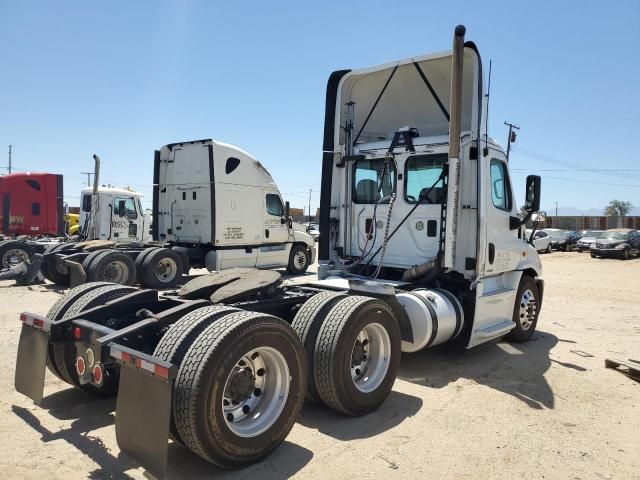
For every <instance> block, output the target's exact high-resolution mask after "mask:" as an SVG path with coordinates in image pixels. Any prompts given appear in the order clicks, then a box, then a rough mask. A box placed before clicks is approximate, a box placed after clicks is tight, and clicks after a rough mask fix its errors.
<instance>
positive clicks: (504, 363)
mask: <svg viewBox="0 0 640 480" xmlns="http://www.w3.org/2000/svg"><path fill="white" fill-rule="evenodd" d="M557 343H558V338H557V337H556V336H555V335H552V334H550V333H545V332H536V333H535V334H534V335H533V338H532V339H531V340H529V341H528V342H526V343H489V344H488V345H484V346H481V347H479V348H477V349H475V350H470V351H464V350H461V349H458V348H451V346H449V345H447V344H445V345H442V346H438V347H434V348H432V349H427V350H423V351H421V352H418V353H414V354H403V356H402V362H401V363H400V372H399V374H398V378H401V379H402V380H406V381H408V382H412V383H417V384H420V385H424V386H427V387H431V388H443V387H446V386H447V385H448V384H450V383H452V382H455V381H456V380H458V379H460V378H466V379H469V380H473V381H474V382H476V383H478V384H480V385H485V386H487V387H490V388H493V389H495V390H498V391H500V392H503V393H506V394H508V395H512V396H514V397H516V398H518V399H519V400H522V401H523V402H524V403H526V404H527V405H528V406H529V407H531V408H534V409H542V408H554V395H553V391H552V390H551V387H550V386H549V384H548V383H547V381H546V379H545V378H544V374H545V372H546V371H547V370H548V369H549V367H550V366H551V362H552V360H551V359H550V358H549V352H550V351H551V349H552V348H553V347H554V346H555V345H556V344H557ZM557 363H558V364H560V365H561V366H563V367H566V368H571V369H573V370H578V371H584V370H585V369H584V368H583V367H580V366H578V365H574V364H569V363H565V362H557Z"/></svg>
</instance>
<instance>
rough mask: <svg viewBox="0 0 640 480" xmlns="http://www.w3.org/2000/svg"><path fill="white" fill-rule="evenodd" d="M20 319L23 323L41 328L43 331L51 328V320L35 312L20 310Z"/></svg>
mask: <svg viewBox="0 0 640 480" xmlns="http://www.w3.org/2000/svg"><path fill="white" fill-rule="evenodd" d="M20 321H21V322H22V323H23V324H24V325H29V326H30V327H33V328H36V329H38V330H42V331H43V332H48V331H49V330H50V329H51V320H49V319H48V318H46V317H42V316H40V315H36V314H35V313H29V312H22V313H21V314H20Z"/></svg>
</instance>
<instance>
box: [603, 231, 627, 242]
mask: <svg viewBox="0 0 640 480" xmlns="http://www.w3.org/2000/svg"><path fill="white" fill-rule="evenodd" d="M602 238H606V239H608V240H627V239H628V238H629V234H628V233H626V232H604V236H603V237H602Z"/></svg>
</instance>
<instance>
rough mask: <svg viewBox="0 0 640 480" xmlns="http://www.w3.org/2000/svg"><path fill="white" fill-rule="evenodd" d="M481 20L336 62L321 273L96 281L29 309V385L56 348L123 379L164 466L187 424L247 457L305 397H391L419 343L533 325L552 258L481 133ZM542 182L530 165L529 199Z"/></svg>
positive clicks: (335, 404) (22, 363)
mask: <svg viewBox="0 0 640 480" xmlns="http://www.w3.org/2000/svg"><path fill="white" fill-rule="evenodd" d="M464 33H465V29H464V27H462V26H458V27H457V28H456V30H455V34H454V43H453V50H452V51H449V52H444V53H438V54H433V55H425V56H422V57H415V58H411V59H407V60H401V61H397V62H393V63H391V64H387V65H383V66H379V67H373V68H368V69H363V70H353V71H352V70H342V71H338V72H334V73H333V74H332V75H331V76H330V78H329V82H328V86H327V96H326V99H327V100H326V114H325V132H324V153H323V160H322V192H321V231H322V232H323V235H322V237H321V238H320V252H319V262H320V266H321V271H320V275H319V276H320V279H319V280H317V281H315V282H312V283H308V284H305V285H296V286H294V285H283V284H281V283H279V280H278V279H277V278H274V277H273V276H270V275H271V274H273V272H260V271H247V270H241V271H239V270H235V269H231V270H228V271H226V272H221V273H220V274H217V275H212V276H211V277H201V278H199V279H196V280H193V281H192V282H191V283H189V284H187V285H185V287H183V289H181V290H180V291H179V292H177V294H173V295H170V294H161V293H159V292H158V291H157V290H150V289H136V288H133V287H128V286H122V285H110V284H103V283H89V284H85V285H81V286H80V287H76V288H74V289H72V290H70V291H69V292H68V293H67V294H66V295H65V296H63V297H62V298H61V299H60V300H59V301H58V302H57V303H56V305H54V307H53V308H52V309H51V310H50V311H49V313H48V314H47V315H46V316H40V315H35V314H32V313H24V314H22V316H21V320H22V321H23V327H22V333H21V337H20V343H19V348H18V359H17V364H16V365H17V366H16V374H15V385H16V389H17V390H18V391H20V392H22V393H24V394H25V395H27V396H29V397H30V398H32V399H33V400H34V401H36V402H40V400H41V399H42V392H43V382H44V375H45V365H47V366H48V368H49V370H50V371H52V372H53V373H54V374H56V375H58V376H60V377H61V378H63V379H64V380H65V381H67V382H69V383H70V384H71V385H74V386H76V387H77V388H80V389H81V390H84V391H87V392H90V393H94V394H115V393H116V392H117V395H118V403H117V414H116V436H117V439H118V444H119V446H120V448H121V449H123V450H125V451H127V452H128V453H130V454H131V455H132V456H133V457H134V458H136V459H137V460H138V461H139V462H140V463H141V464H142V465H143V466H144V467H145V468H147V469H148V470H149V471H150V472H151V473H152V474H154V475H156V476H163V474H164V472H165V469H166V462H167V443H168V438H169V435H170V436H171V438H173V440H174V441H176V442H180V443H182V444H183V445H185V446H187V447H188V448H189V449H191V450H192V451H193V452H195V453H196V454H197V455H199V456H201V457H202V458H204V459H206V460H208V461H210V462H213V463H215V464H218V465H221V466H223V467H227V468H238V467H242V466H245V465H249V464H251V463H254V462H257V461H259V460H260V459H262V458H264V457H265V456H266V455H268V454H269V453H271V452H272V451H273V450H274V449H275V448H276V447H277V446H278V445H279V444H280V443H281V442H282V441H283V440H284V438H285V437H286V436H287V434H288V432H289V431H290V429H291V428H292V426H293V424H294V423H295V421H296V419H297V416H298V413H299V412H300V408H301V407H302V403H303V400H304V399H305V397H306V398H310V399H312V400H314V401H316V402H318V403H321V404H324V405H326V406H327V407H329V408H332V409H335V410H337V411H339V412H342V413H344V414H346V415H364V414H366V413H368V412H371V411H372V410H374V409H376V408H377V407H378V406H379V405H380V404H381V403H382V402H384V400H385V399H386V398H387V396H388V394H389V392H390V391H391V388H392V386H393V383H394V381H395V378H396V374H397V371H398V366H399V362H400V354H401V352H416V351H419V350H421V349H424V348H427V347H430V346H433V345H437V344H440V343H443V342H446V341H453V340H455V341H458V342H460V343H461V344H464V345H465V346H466V347H468V348H471V347H474V346H476V345H479V344H482V343H484V342H487V341H490V340H493V339H497V338H500V337H503V336H506V337H507V338H508V339H509V340H512V341H516V342H523V341H526V340H528V339H529V338H531V335H532V334H533V332H534V330H535V328H536V323H537V320H538V315H539V313H540V308H541V302H542V293H543V285H544V284H543V280H542V269H541V264H540V259H539V257H538V254H537V253H536V251H535V249H534V248H533V247H532V246H531V245H530V244H529V243H528V242H527V241H526V240H525V239H524V236H523V229H522V225H523V222H524V221H526V219H527V218H526V217H525V218H524V219H521V218H519V217H518V216H517V211H518V210H517V208H516V204H515V197H514V193H513V190H512V186H511V182H510V178H509V173H508V165H507V162H506V157H505V154H504V152H503V150H502V149H501V148H500V147H499V146H498V145H497V144H496V143H495V142H494V141H492V140H491V139H489V138H488V137H487V136H486V134H483V133H482V132H486V130H485V125H486V121H487V119H486V106H485V105H483V102H484V98H485V97H484V95H483V83H484V82H483V75H482V65H481V61H480V55H479V53H478V50H477V48H476V47H475V45H474V44H473V43H471V42H467V43H465V42H464ZM403 126H408V128H402V127H403ZM190 148H191V147H190ZM160 158H161V159H162V158H163V157H162V156H161V157H160ZM165 158H167V159H168V160H171V157H165ZM161 193H163V192H158V195H159V194H161ZM189 194H191V193H190V192H188V194H187V198H188V195H189ZM179 199H180V197H178V199H177V200H176V199H175V197H173V199H172V197H171V196H167V200H165V202H164V205H165V206H164V207H163V209H162V210H163V212H164V213H163V215H164V217H165V218H164V220H162V221H161V222H159V224H160V225H164V227H161V228H164V232H163V233H165V235H173V234H174V232H175V230H174V229H175V228H176V227H177V226H178V225H183V230H181V231H180V233H182V232H184V233H185V234H186V233H189V235H193V238H195V236H196V235H206V234H207V232H206V231H205V232H200V233H197V232H198V230H197V228H196V227H195V226H193V227H188V228H187V226H186V225H185V223H180V220H179V215H180V214H179V211H178V209H177V208H176V206H177V205H178V201H179ZM174 202H175V203H174ZM539 202H540V178H539V177H536V176H530V177H528V178H527V182H526V203H525V206H524V207H525V210H526V211H527V217H528V216H530V215H531V214H532V213H533V212H535V211H536V210H538V207H539ZM171 205H174V209H173V211H171V210H169V208H170V207H171ZM204 208H205V207H204V206H203V209H204ZM167 212H168V214H167ZM216 212H217V210H216ZM278 213H279V212H278ZM171 220H172V221H173V223H171ZM168 228H170V229H171V231H167V229H168ZM325 232H326V234H325ZM218 235H219V233H218V232H215V234H213V233H212V236H211V238H218ZM267 274H269V275H267Z"/></svg>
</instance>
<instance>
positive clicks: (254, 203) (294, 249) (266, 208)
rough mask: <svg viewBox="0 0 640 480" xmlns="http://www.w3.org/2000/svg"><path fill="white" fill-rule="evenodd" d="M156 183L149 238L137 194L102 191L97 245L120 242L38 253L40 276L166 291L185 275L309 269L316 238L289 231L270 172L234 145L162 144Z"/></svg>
mask: <svg viewBox="0 0 640 480" xmlns="http://www.w3.org/2000/svg"><path fill="white" fill-rule="evenodd" d="M153 183H154V185H153V213H152V216H153V219H154V220H153V222H152V223H151V232H152V241H150V242H149V241H147V240H148V239H146V238H145V237H146V232H147V231H148V226H149V219H148V218H146V219H145V216H144V214H143V210H142V206H141V203H140V198H139V195H138V194H135V192H128V191H126V190H122V191H121V190H115V189H111V190H110V189H100V192H101V194H100V196H99V197H98V201H99V205H98V206H97V209H96V211H97V215H96V216H97V220H96V234H95V237H96V238H95V239H96V240H110V241H115V242H117V243H118V245H117V246H115V247H114V246H113V245H112V244H110V243H104V244H102V245H101V244H99V243H96V242H91V243H90V244H89V245H86V244H84V243H83V244H75V243H68V244H63V245H60V246H57V247H55V248H53V249H51V250H50V251H49V252H47V255H45V258H44V262H45V265H46V268H43V272H44V273H45V276H46V277H47V278H49V279H50V280H52V281H54V282H55V283H60V284H64V285H71V286H75V285H79V284H81V283H84V282H85V281H87V280H88V281H106V282H114V283H119V284H122V285H131V284H133V283H134V282H136V281H137V282H139V283H140V284H142V285H143V286H146V287H149V288H170V287H173V286H175V284H176V283H177V282H178V281H179V280H180V278H181V276H182V274H183V273H188V271H189V268H207V269H208V270H210V271H217V270H224V269H227V268H232V267H250V268H261V269H262V268H264V269H268V268H282V267H286V268H287V270H288V271H289V272H290V273H292V274H302V273H304V272H306V270H307V268H308V267H309V265H311V264H312V263H314V262H315V251H316V248H315V242H314V240H313V238H312V237H311V236H310V235H308V234H306V233H304V232H301V231H298V230H294V228H293V223H292V221H291V219H290V217H289V215H288V204H285V203H284V202H283V201H282V197H281V195H280V192H279V191H278V187H277V185H276V184H275V182H274V181H273V178H272V177H271V175H270V174H269V172H268V171H267V170H266V169H265V168H264V167H263V166H262V164H261V163H260V162H258V161H257V160H256V159H255V158H253V157H252V156H251V155H249V154H248V153H246V152H244V151H243V150H241V149H239V148H237V147H234V146H232V145H228V144H225V143H221V142H216V141H214V140H210V139H209V140H197V141H189V142H181V143H173V144H169V145H166V146H164V147H162V148H161V149H160V150H158V151H156V152H155V157H154V182H153ZM112 190H113V191H112ZM103 192H104V194H105V195H106V194H107V193H108V194H109V195H110V196H109V198H105V197H104V196H103ZM90 193H91V191H90V189H87V191H86V192H84V191H83V201H82V208H81V219H80V222H81V225H84V224H85V222H86V216H87V215H89V214H90V213H91V199H92V196H91V194H90Z"/></svg>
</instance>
